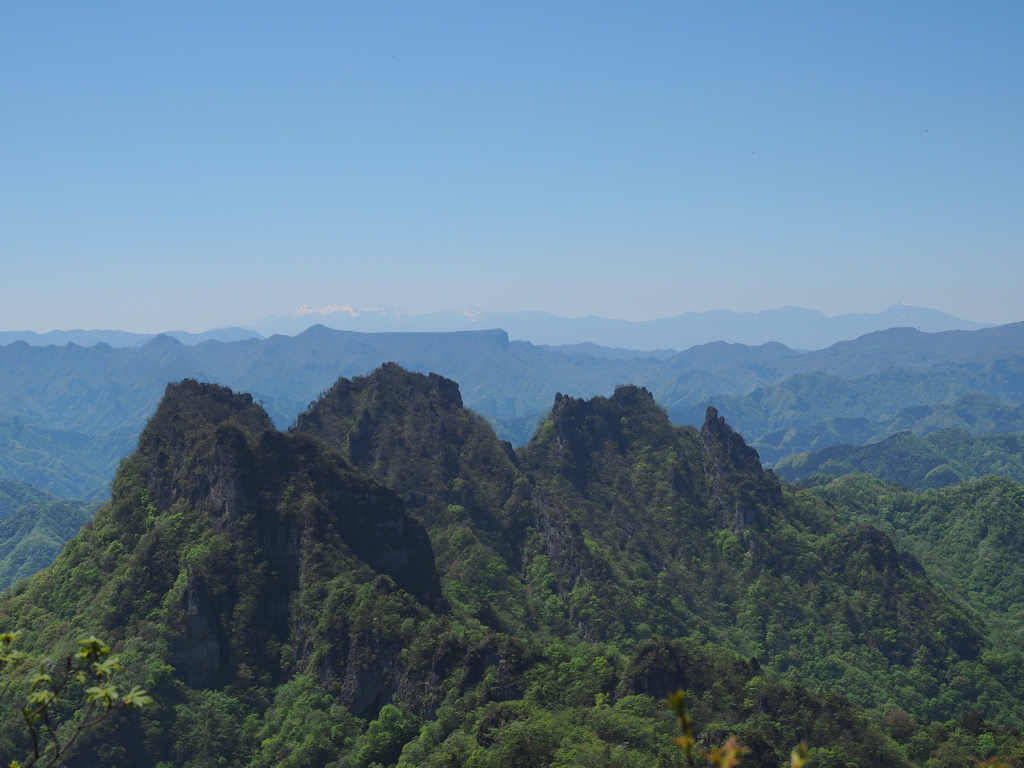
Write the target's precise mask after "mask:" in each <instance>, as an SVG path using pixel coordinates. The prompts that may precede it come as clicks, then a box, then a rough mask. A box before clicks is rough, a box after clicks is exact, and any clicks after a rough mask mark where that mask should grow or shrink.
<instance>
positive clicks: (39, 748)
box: [0, 632, 153, 768]
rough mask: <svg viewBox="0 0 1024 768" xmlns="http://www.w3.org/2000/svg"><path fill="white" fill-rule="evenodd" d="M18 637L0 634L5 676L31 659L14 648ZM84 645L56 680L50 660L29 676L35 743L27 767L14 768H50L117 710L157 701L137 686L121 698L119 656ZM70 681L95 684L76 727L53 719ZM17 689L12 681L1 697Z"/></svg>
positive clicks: (14, 765)
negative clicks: (84, 735)
mask: <svg viewBox="0 0 1024 768" xmlns="http://www.w3.org/2000/svg"><path fill="white" fill-rule="evenodd" d="M17 637H18V633H17V632H7V633H4V634H0V672H10V671H13V670H14V668H15V667H17V666H18V665H19V664H20V663H21V662H22V661H24V659H25V658H26V655H25V654H24V653H22V652H20V651H15V650H13V649H12V647H11V646H12V645H13V643H14V641H15V640H16V639H17ZM79 645H80V647H79V651H78V653H75V654H70V653H69V654H67V656H66V657H65V658H64V665H63V670H62V671H61V672H60V673H59V674H58V675H57V676H56V677H54V675H51V674H50V673H49V672H48V671H47V666H48V662H47V661H43V662H42V663H41V664H40V665H39V667H38V668H37V670H36V672H35V673H33V674H32V675H31V676H30V677H29V690H28V695H27V696H26V698H25V704H24V706H23V707H22V708H21V710H20V715H21V718H22V719H23V720H24V721H25V725H26V726H27V727H28V731H29V735H30V736H31V738H32V754H31V755H30V756H29V757H28V758H27V759H26V760H25V761H24V762H19V761H18V760H11V761H10V763H8V767H9V768H35V767H36V766H38V768H50V766H53V765H54V764H55V763H56V762H57V761H58V760H60V758H61V757H63V756H65V755H66V754H67V753H68V751H69V750H70V749H71V748H72V746H74V744H75V742H76V741H77V740H78V737H79V736H80V735H81V734H82V733H84V732H85V731H87V730H90V729H92V728H94V727H96V726H97V725H99V724H100V723H101V722H103V721H104V720H105V719H106V718H107V717H108V716H109V715H110V713H111V712H113V711H114V710H116V709H134V708H137V707H142V706H145V705H146V704H151V703H152V701H153V699H152V698H150V697H149V696H147V695H146V691H144V690H143V689H142V688H139V686H137V685H136V686H134V687H132V689H131V690H130V691H128V693H127V694H125V695H123V696H122V695H121V693H120V692H119V691H118V689H117V686H116V685H115V684H114V678H115V677H116V676H117V673H118V672H119V671H120V670H121V667H120V665H119V664H118V663H117V657H116V656H111V655H110V648H109V647H108V646H107V644H106V643H104V642H103V641H102V640H100V639H98V638H96V637H88V638H86V639H85V640H82V641H81V642H80V644H79ZM71 682H78V683H81V684H83V685H84V684H89V683H91V684H92V685H91V686H90V687H88V688H86V689H85V701H84V702H83V704H82V706H81V707H80V708H79V711H78V712H77V713H76V715H77V717H76V719H77V724H72V723H69V724H68V725H67V727H65V728H62V727H61V725H60V724H58V723H55V721H54V716H53V715H54V710H55V709H56V707H57V704H58V702H60V701H62V700H61V698H60V697H61V695H62V694H63V693H64V692H65V689H66V688H67V685H68V684H69V683H71ZM13 685H14V680H13V679H11V678H10V677H8V679H7V681H6V682H5V683H4V685H3V686H2V687H0V695H3V697H4V698H5V699H9V698H10V697H11V696H10V694H11V688H12V687H13Z"/></svg>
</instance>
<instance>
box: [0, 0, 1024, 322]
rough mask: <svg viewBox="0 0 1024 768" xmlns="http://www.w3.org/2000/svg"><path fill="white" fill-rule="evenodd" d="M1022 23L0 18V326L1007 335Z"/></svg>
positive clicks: (202, 7)
mask: <svg viewBox="0 0 1024 768" xmlns="http://www.w3.org/2000/svg"><path fill="white" fill-rule="evenodd" d="M1022 22H1024V5H1022V4H1020V3H984V4H967V3H913V4H910V3H903V4H899V3H897V4H894V3H820V2H817V3H759V4H754V3H729V2H724V3H699V4H698V3H693V4H684V3H663V4H659V3H648V4H637V3H620V4H608V3H585V4H584V3H578V4H570V3H524V2H517V3H465V4H455V3H443V4H426V3H390V2H382V3H373V4H370V3H360V4H342V3H321V4H318V3H304V4H287V5H286V4H282V3H274V4H270V3H244V4H243V3H236V4H228V3H189V2H178V3H173V4H170V3H166V4H155V3H124V4H114V3H92V4H85V3H81V4H67V3H65V4H57V3H6V4H4V5H3V6H2V7H0V266H2V273H0V274H2V278H0V329H8V330H10V329H32V330H39V331H45V330H50V329H53V328H71V327H116V328H123V329H126V330H138V331H157V330H165V329H170V328H181V329H184V330H204V329H207V328H210V327H215V326H219V325H224V324H226V323H230V322H233V321H237V320H244V319H254V318H258V317H261V316H264V315H267V314H272V313H282V312H287V311H289V310H291V309H294V308H295V307H297V306H298V305H300V304H308V305H311V306H319V305H322V304H329V303H348V304H351V305H353V306H356V307H370V306H377V305H381V304H390V305H393V306H397V307H401V308H403V309H406V310H409V311H414V312H419V311H432V310H438V309H448V308H463V307H470V306H476V307H482V308H486V309H491V310H495V311H508V310H517V309H541V310H547V311H551V312H555V313H557V314H562V315H571V316H576V315H585V314H596V315H602V316H606V317H622V318H628V319H646V318H651V317H661V316H668V315H675V314H679V313H681V312H684V311H689V310H698V311H700V310H707V309H736V310H760V309H766V308H774V307H781V306H786V305H799V306H804V307H811V308H814V309H820V310H822V311H824V312H825V313H827V314H830V315H831V314H839V313H842V312H850V311H878V310H880V309H883V308H885V307H887V306H889V305H891V304H894V303H897V302H908V303H911V304H915V305H919V306H930V307H935V308H937V309H942V310H944V311H948V312H952V313H954V314H958V315H960V316H963V317H968V318H971V319H976V320H982V321H988V322H1009V321H1014V320H1022V319H1024V309H1022V302H1021V299H1020V296H1021V286H1022V285H1024V248H1022V246H1024V215H1022V211H1024V206H1022V204H1024V99H1022V98H1021V94H1022V93H1024V46H1021V45H1020V44H1019V40H1020V34H1021V29H1022Z"/></svg>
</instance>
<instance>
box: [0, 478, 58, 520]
mask: <svg viewBox="0 0 1024 768" xmlns="http://www.w3.org/2000/svg"><path fill="white" fill-rule="evenodd" d="M56 500H57V496H55V495H54V494H52V493H50V492H49V491H44V490H43V489H42V488H36V487H35V486H33V485H28V484H27V483H19V482H16V481H13V480H0V520H2V519H3V518H5V517H9V516H10V515H12V514H13V513H14V512H15V511H16V510H17V509H18V508H19V507H23V506H25V505H26V504H31V503H33V502H37V501H42V502H46V501H56Z"/></svg>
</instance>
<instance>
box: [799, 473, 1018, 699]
mask: <svg viewBox="0 0 1024 768" xmlns="http://www.w3.org/2000/svg"><path fill="white" fill-rule="evenodd" d="M821 479H822V480H825V478H821ZM811 492H813V493H814V494H815V495H816V496H818V497H819V498H822V499H824V500H826V501H828V502H829V503H830V504H832V505H833V506H834V508H835V509H836V510H837V511H838V512H839V514H840V515H842V516H843V518H844V519H846V520H848V521H850V522H851V523H855V524H865V523H867V524H873V525H878V526H879V527H883V528H885V529H886V530H888V531H890V532H891V534H892V535H893V536H894V537H895V538H896V539H897V541H898V542H899V543H900V544H901V546H905V547H906V548H908V549H909V550H910V551H912V552H914V553H915V555H916V556H917V557H918V558H919V559H920V560H921V562H922V563H923V564H924V565H925V567H926V568H927V570H928V573H929V574H931V575H932V577H933V578H935V579H937V580H938V581H940V582H941V583H942V584H943V585H945V587H946V588H947V589H948V590H950V591H951V592H952V593H954V594H956V595H958V596H959V597H960V598H962V599H963V600H964V601H965V602H967V603H970V604H971V605H973V606H975V608H976V609H977V610H979V611H981V612H982V615H983V616H985V618H986V619H987V620H988V621H989V622H990V623H992V622H995V630H996V631H993V633H992V638H993V642H994V643H995V645H996V646H998V647H999V648H1000V649H1003V650H1006V649H1012V650H1013V651H1014V653H1016V654H1017V656H1018V657H1019V655H1020V651H1019V645H1020V639H1021V637H1022V636H1024V565H1022V563H1024V487H1022V486H1020V485H1018V484H1017V483H1015V482H1013V481H1012V480H1010V479H1008V478H1004V477H994V476H988V477H982V478H979V479H975V480H968V481H966V482H963V483H959V484H957V485H953V486H950V487H947V488H940V489H933V490H927V491H924V492H921V493H909V492H907V491H906V490H905V489H903V488H901V487H899V486H895V485H892V484H889V483H885V482H883V481H881V480H878V479H875V478H873V477H870V476H868V475H866V474H858V475H847V476H844V477H840V478H836V479H833V480H831V481H829V482H823V483H822V484H821V485H817V486H815V487H814V488H813V489H811ZM1015 658H1016V657H1015ZM1014 663H1015V664H1017V665H1018V666H1019V667H1020V669H1019V670H1018V671H1017V672H1015V674H1018V675H1021V674H1024V657H1022V658H1019V659H1018V660H1017V661H1016V662H1014ZM1022 680H1024V678H1022ZM1018 691H1019V692H1024V688H1018Z"/></svg>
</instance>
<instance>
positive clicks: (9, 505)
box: [0, 480, 99, 590]
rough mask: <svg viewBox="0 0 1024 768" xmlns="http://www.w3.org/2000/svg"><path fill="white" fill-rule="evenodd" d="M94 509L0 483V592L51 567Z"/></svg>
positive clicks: (15, 484)
mask: <svg viewBox="0 0 1024 768" xmlns="http://www.w3.org/2000/svg"><path fill="white" fill-rule="evenodd" d="M98 508H99V503H97V502H93V503H87V502H84V501H76V500H68V499H61V498H58V497H57V496H55V495H54V494H52V493H50V492H48V491H44V490H42V489H41V488H36V487H34V486H31V485H26V484H25V483H18V482H13V481H10V480H0V590H2V589H6V588H7V587H9V586H11V585H12V584H14V583H15V582H17V581H20V580H21V579H24V578H27V577H29V576H31V575H32V574H33V573H36V572H37V571H39V570H41V569H42V568H45V567H46V566H48V565H49V564H50V563H52V562H53V561H54V559H55V558H56V557H57V555H58V554H60V551H61V549H63V547H64V545H65V544H66V543H67V542H68V541H69V540H70V539H72V538H73V537H74V536H75V534H77V533H78V531H79V529H81V527H82V526H83V525H84V524H85V523H86V522H87V521H89V520H90V519H92V516H93V515H94V514H95V513H96V510H97V509H98Z"/></svg>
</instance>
